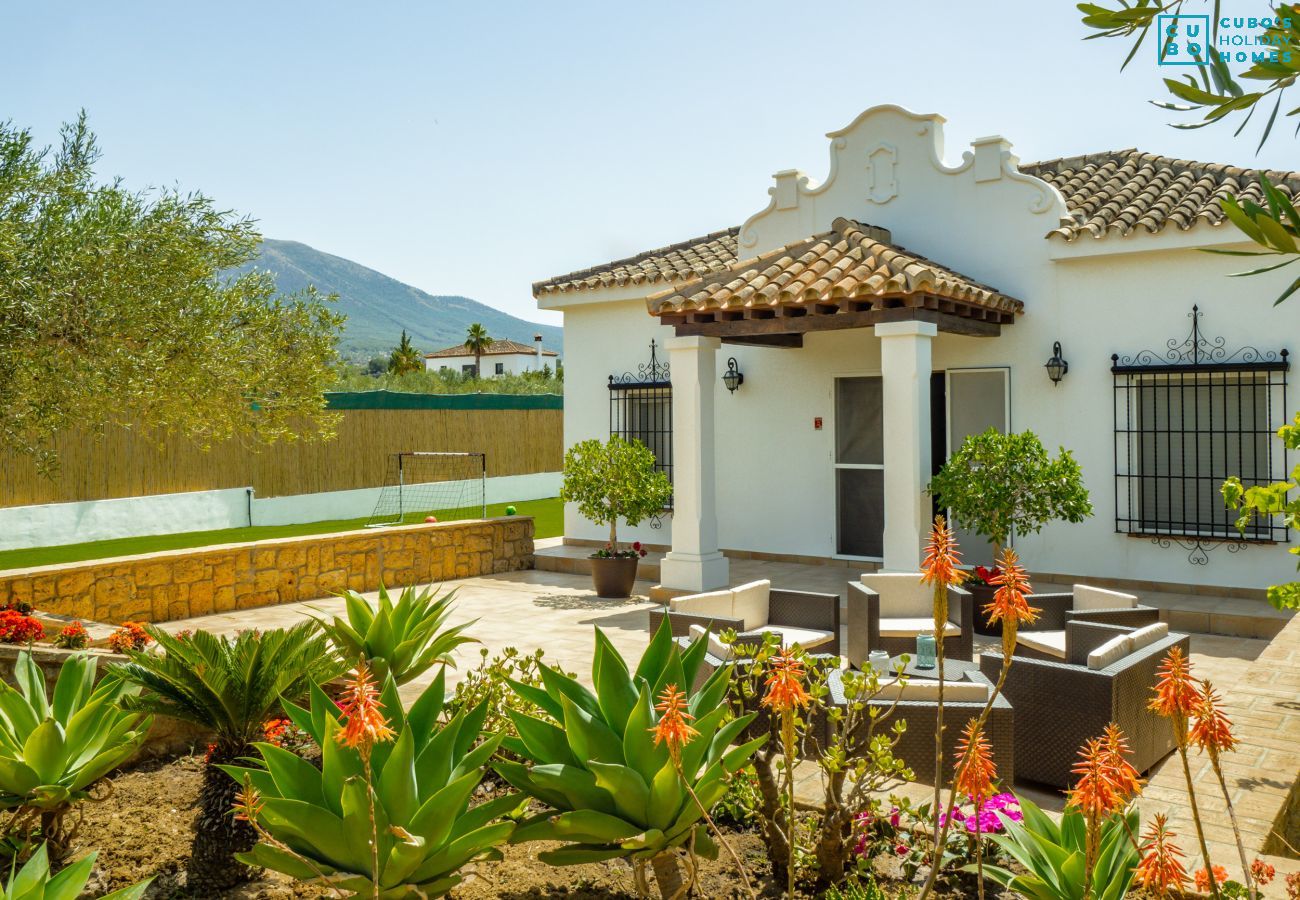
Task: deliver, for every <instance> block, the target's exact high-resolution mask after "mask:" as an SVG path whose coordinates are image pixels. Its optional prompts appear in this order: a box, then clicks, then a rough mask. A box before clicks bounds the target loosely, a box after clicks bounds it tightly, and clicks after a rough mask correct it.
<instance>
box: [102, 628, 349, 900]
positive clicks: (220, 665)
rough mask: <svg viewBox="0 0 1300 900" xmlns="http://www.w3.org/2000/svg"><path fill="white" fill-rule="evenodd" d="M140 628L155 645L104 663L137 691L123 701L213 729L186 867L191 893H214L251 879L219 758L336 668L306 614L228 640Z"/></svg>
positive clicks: (245, 828)
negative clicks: (240, 858) (287, 624)
mask: <svg viewBox="0 0 1300 900" xmlns="http://www.w3.org/2000/svg"><path fill="white" fill-rule="evenodd" d="M149 633H150V635H151V636H152V637H153V639H154V640H155V641H157V642H158V646H159V648H160V649H161V650H162V653H146V652H143V651H135V652H132V653H131V661H130V662H128V663H122V664H119V665H116V666H114V667H113V671H114V672H115V673H116V674H118V675H120V676H121V677H122V678H123V679H125V680H127V681H129V682H131V683H133V684H137V685H140V686H142V687H144V688H145V689H146V693H143V694H141V695H139V696H137V697H129V698H126V699H125V702H124V705H125V706H126V707H127V708H128V709H131V710H136V711H142V712H151V713H158V714H161V715H164V716H170V717H171V718H173V719H180V720H182V721H186V722H192V723H194V724H196V725H198V726H200V727H202V728H205V729H208V730H210V731H212V732H213V734H214V735H215V741H214V742H213V745H212V748H211V751H210V752H209V754H208V758H207V764H206V766H205V768H204V770H203V787H202V789H201V792H200V794H199V812H198V815H197V818H196V819H195V823H194V845H193V849H192V851H191V853H190V862H189V870H188V873H187V884H188V887H189V890H190V891H191V893H194V894H195V895H197V896H214V895H215V894H217V893H219V892H220V891H222V890H225V889H226V888H229V887H231V886H233V885H235V884H238V883H239V882H240V881H245V880H247V879H248V878H249V877H251V875H252V872H251V871H250V870H249V869H248V868H247V867H246V866H244V865H241V864H240V863H238V862H237V861H236V860H235V854H236V853H239V852H244V851H247V850H250V849H251V848H252V846H253V844H254V842H255V841H256V835H255V834H254V832H253V829H252V828H251V827H249V825H248V823H246V822H239V821H236V820H235V819H234V817H233V815H232V814H231V809H232V808H233V806H234V802H235V796H236V794H237V793H238V790H239V785H237V784H236V783H235V782H234V781H232V780H231V779H230V777H229V776H228V775H226V774H225V773H224V772H223V771H222V770H221V769H220V766H221V764H223V763H229V762H234V761H235V760H237V759H239V758H240V757H246V756H251V755H253V754H254V752H255V751H254V749H253V743H254V742H255V741H256V740H257V739H258V738H259V737H261V735H262V726H263V723H265V721H266V720H267V718H269V717H270V716H271V714H272V713H274V712H275V711H276V710H277V709H278V708H279V707H280V704H281V702H282V701H284V700H296V699H299V698H301V697H303V696H305V695H306V694H307V691H308V688H309V687H310V686H311V685H313V684H316V683H317V682H322V681H328V680H329V679H331V678H333V677H334V676H335V675H337V674H339V673H340V672H341V671H342V669H343V666H342V665H341V664H340V663H339V662H338V661H337V660H336V659H335V657H334V656H333V654H331V653H330V648H329V644H328V642H327V641H326V639H325V636H324V635H323V634H321V633H320V629H319V626H318V625H317V624H316V623H315V622H304V623H302V624H301V625H297V626H295V627H293V628H289V629H276V630H273V631H264V632H257V631H243V632H240V633H239V634H238V635H236V636H235V637H233V638H229V637H216V636H214V635H211V634H209V633H207V632H206V631H196V632H194V634H193V635H191V636H190V637H188V638H185V639H181V638H178V637H175V636H173V635H170V634H168V633H167V632H165V631H162V630H161V629H158V628H150V629H149Z"/></svg>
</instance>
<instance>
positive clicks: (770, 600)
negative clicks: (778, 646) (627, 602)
mask: <svg viewBox="0 0 1300 900" xmlns="http://www.w3.org/2000/svg"><path fill="white" fill-rule="evenodd" d="M758 586H762V588H761V589H756V588H758ZM747 594H748V596H749V598H750V600H751V604H750V605H749V606H748V607H746V606H745V599H746V595H747ZM764 594H765V596H766V600H765V607H764V606H761V605H760V606H759V608H758V609H756V608H755V606H754V602H758V601H757V600H756V597H757V596H761V595H764ZM728 595H730V597H729V596H728ZM746 614H748V617H749V618H748V621H747V619H746ZM665 617H666V618H667V619H668V622H669V627H670V628H671V629H672V633H673V636H674V637H690V636H691V626H692V625H698V626H700V627H701V628H702V629H703V630H704V631H708V632H712V633H713V634H715V635H717V634H721V633H722V632H723V631H727V630H729V629H730V630H733V631H735V632H736V640H735V643H738V644H756V643H759V642H761V641H762V640H763V634H764V633H765V632H775V633H776V634H777V635H778V637H779V638H780V639H781V643H782V644H783V645H785V646H789V645H791V644H799V645H801V646H802V647H803V648H804V649H805V650H808V651H809V652H812V653H818V654H830V655H834V656H837V657H838V656H839V655H840V652H841V651H840V598H839V595H838V594H818V593H814V592H812V591H790V590H783V589H781V588H773V587H771V584H770V582H751V583H750V584H747V585H739V586H737V587H735V588H730V589H724V590H721V591H711V592H709V593H707V594H693V595H688V596H685V597H677V598H674V599H673V600H670V601H669V602H668V604H667V605H665V606H660V607H657V608H655V609H652V610H650V621H649V625H650V633H651V634H654V633H655V632H656V631H658V629H659V625H660V623H662V622H663V620H664V618H665ZM760 622H761V624H756V623H760ZM747 625H749V626H751V627H748V628H747V627H746V626H747ZM754 626H756V627H754Z"/></svg>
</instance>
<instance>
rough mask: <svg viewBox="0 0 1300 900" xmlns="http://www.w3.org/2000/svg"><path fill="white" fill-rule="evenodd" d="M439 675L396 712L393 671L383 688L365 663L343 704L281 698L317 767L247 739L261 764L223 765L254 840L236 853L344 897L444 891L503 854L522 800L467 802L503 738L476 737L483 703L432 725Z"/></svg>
mask: <svg viewBox="0 0 1300 900" xmlns="http://www.w3.org/2000/svg"><path fill="white" fill-rule="evenodd" d="M444 674H445V672H444V671H439V672H438V675H437V677H436V678H435V679H434V680H433V683H432V684H431V685H430V686H429V687H428V688H427V689H425V691H424V693H423V694H421V695H420V697H419V698H418V699H417V700H416V701H415V703H413V704H412V705H411V709H410V711H409V712H405V713H404V712H403V711H402V704H401V701H400V700H399V698H398V695H397V684H396V682H395V681H394V680H393V679H392V677H391V676H390V677H388V678H386V679H385V680H384V687H383V691H382V693H381V692H380V691H377V690H376V689H375V686H374V683H373V682H372V681H371V680H370V676H369V672H368V671H367V670H366V668H365V665H364V664H362V665H361V666H359V667H358V670H357V673H356V675H355V676H354V678H353V679H352V681H351V684H350V686H349V691H348V693H347V695H346V701H345V705H344V708H343V709H342V710H340V709H339V708H338V707H337V706H335V704H334V703H333V702H332V701H331V700H330V699H329V698H328V697H326V696H325V694H324V693H323V692H322V691H321V690H320V689H319V688H317V687H313V688H312V699H311V710H310V711H308V710H306V709H303V708H301V707H298V706H295V705H294V704H292V703H286V704H285V707H284V708H285V712H286V713H287V714H288V716H289V717H290V719H292V720H293V722H294V723H295V724H296V725H297V726H298V727H299V728H301V729H302V730H303V731H305V732H307V733H308V734H310V735H311V736H312V738H314V739H315V740H316V742H317V743H318V744H319V745H320V747H321V753H322V758H321V767H320V768H319V769H317V768H316V767H315V766H313V765H311V764H310V763H308V762H306V761H304V760H303V759H301V758H300V757H298V756H296V755H294V754H293V753H290V752H289V751H287V750H284V749H282V748H280V747H277V746H275V745H274V744H268V743H258V744H257V745H256V748H257V752H258V753H259V754H261V759H260V760H259V764H257V765H254V766H234V765H227V766H223V768H224V769H225V771H226V772H227V773H229V775H230V776H231V778H234V779H236V780H238V781H240V782H241V783H243V784H244V785H245V787H244V790H243V791H242V792H241V795H240V814H241V815H242V816H244V817H245V819H246V820H247V821H249V822H251V823H252V824H253V826H254V827H255V828H256V829H257V833H258V836H259V837H260V838H261V841H260V843H258V844H257V845H256V846H255V847H253V848H252V850H251V851H249V852H247V853H241V854H240V856H239V858H240V860H241V861H243V862H245V863H247V864H248V865H257V866H265V867H266V868H268V869H274V870H276V871H278V872H283V873H285V874H286V875H290V876H292V877H293V878H296V879H298V880H300V881H305V882H311V883H315V884H321V885H328V886H330V887H332V888H335V889H337V890H339V891H347V892H348V893H349V894H350V895H353V896H358V897H373V898H383V900H415V898H424V897H440V896H442V895H444V894H446V893H447V891H449V890H451V889H452V888H453V887H455V886H456V885H457V884H458V883H460V880H461V878H460V876H459V875H458V874H457V872H458V870H459V869H460V868H461V867H462V866H464V865H465V864H466V863H468V862H470V861H471V860H474V859H494V858H495V859H500V858H501V854H500V851H499V850H497V849H496V847H497V846H498V845H500V844H501V843H502V842H504V841H505V840H506V838H508V837H509V836H510V833H511V832H512V831H513V830H514V828H515V825H514V823H513V822H511V821H500V819H501V817H502V816H503V815H506V814H508V813H513V812H515V811H516V810H517V809H518V808H519V807H520V806H521V804H522V802H523V798H521V797H520V796H519V795H518V794H513V793H512V794H506V795H504V796H501V797H496V798H494V799H492V800H488V801H486V802H484V803H480V804H478V805H476V806H471V805H470V799H471V797H472V796H473V794H474V789H475V788H476V787H478V784H479V782H480V781H481V780H482V778H483V772H484V769H483V766H484V764H485V763H486V762H487V760H488V758H489V757H491V756H492V754H493V753H495V752H496V749H497V746H498V745H499V744H500V742H501V735H494V736H491V737H488V738H486V739H484V740H481V741H480V740H479V737H480V732H481V730H482V727H483V721H484V717H485V716H486V715H487V704H486V702H484V703H481V704H479V705H478V706H476V707H475V708H473V709H471V710H466V711H462V712H460V713H458V714H457V715H455V716H453V717H452V718H451V720H450V721H449V722H447V723H446V724H445V725H442V726H441V727H440V726H439V725H438V719H439V718H440V717H441V716H442V713H443V706H444V700H445V697H446V693H447V692H446V683H445V681H444Z"/></svg>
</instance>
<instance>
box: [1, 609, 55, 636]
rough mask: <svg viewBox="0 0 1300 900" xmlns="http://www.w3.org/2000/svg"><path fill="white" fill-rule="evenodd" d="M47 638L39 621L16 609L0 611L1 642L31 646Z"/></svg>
mask: <svg viewBox="0 0 1300 900" xmlns="http://www.w3.org/2000/svg"><path fill="white" fill-rule="evenodd" d="M43 637H45V627H44V626H43V625H41V623H40V622H39V621H37V620H36V619H34V618H32V617H31V616H29V615H27V614H26V613H22V612H19V611H18V610H16V609H4V610H0V641H3V642H4V643H6V644H30V643H32V642H33V641H39V640H40V639H41V638H43Z"/></svg>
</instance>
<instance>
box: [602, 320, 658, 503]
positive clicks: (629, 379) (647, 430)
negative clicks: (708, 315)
mask: <svg viewBox="0 0 1300 900" xmlns="http://www.w3.org/2000/svg"><path fill="white" fill-rule="evenodd" d="M609 434H610V437H614V436H616V435H617V436H618V437H621V438H623V439H624V440H629V441H630V440H638V441H640V442H641V443H643V444H645V445H646V446H647V447H649V448H650V452H651V453H653V454H654V456H655V468H656V469H658V470H659V471H661V472H663V473H664V474H665V475H667V476H668V480H669V481H672V479H673V384H672V380H671V372H670V370H669V368H668V363H666V362H661V361H660V360H659V353H658V346H657V345H656V343H655V342H654V341H653V340H652V341H651V342H650V360H649V362H644V363H640V364H639V365H637V367H636V371H635V372H624V373H623V374H622V375H610V376H609ZM672 509H673V501H672V498H671V497H670V498H669V499H668V504H667V505H666V506H665V507H664V512H666V513H670V512H672ZM649 524H650V527H651V528H660V527H662V525H663V520H662V519H661V518H660V517H658V516H656V517H653V518H651V519H650V522H649Z"/></svg>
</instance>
